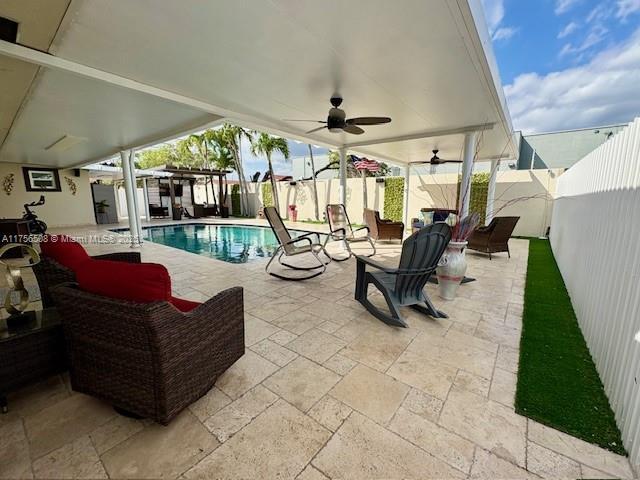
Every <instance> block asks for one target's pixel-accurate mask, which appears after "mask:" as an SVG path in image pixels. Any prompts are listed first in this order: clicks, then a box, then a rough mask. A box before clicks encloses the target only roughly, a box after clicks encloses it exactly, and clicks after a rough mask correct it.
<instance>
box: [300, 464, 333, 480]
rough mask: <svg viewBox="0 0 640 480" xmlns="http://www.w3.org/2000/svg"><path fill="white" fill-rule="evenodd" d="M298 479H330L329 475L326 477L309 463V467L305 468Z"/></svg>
mask: <svg viewBox="0 0 640 480" xmlns="http://www.w3.org/2000/svg"><path fill="white" fill-rule="evenodd" d="M296 480H328V477H326V476H325V474H324V473H322V472H321V471H320V470H318V469H317V468H314V467H313V466H312V465H311V464H309V465H307V468H305V469H304V470H303V471H302V472H301V473H300V475H298V476H297V477H296Z"/></svg>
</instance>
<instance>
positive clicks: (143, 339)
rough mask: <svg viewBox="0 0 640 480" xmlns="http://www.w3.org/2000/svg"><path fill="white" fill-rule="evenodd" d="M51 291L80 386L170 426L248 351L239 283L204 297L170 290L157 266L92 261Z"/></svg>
mask: <svg viewBox="0 0 640 480" xmlns="http://www.w3.org/2000/svg"><path fill="white" fill-rule="evenodd" d="M76 276H77V280H78V283H77V284H75V283H65V284H62V285H58V286H57V287H55V288H53V289H52V294H53V296H54V298H55V301H56V305H57V308H58V311H59V312H60V315H61V317H62V318H63V319H64V321H63V330H64V337H65V343H66V349H67V355H68V359H69V364H70V369H69V373H70V379H71V387H72V388H73V390H74V391H77V392H81V393H85V394H87V395H92V396H94V397H97V398H100V399H102V400H104V401H106V402H109V403H110V404H111V405H113V407H114V408H115V410H116V411H117V412H118V413H120V414H122V415H125V416H129V417H133V418H147V419H151V420H154V421H156V422H158V423H160V424H162V425H167V424H168V423H169V422H170V421H171V420H172V419H173V418H175V417H176V416H177V415H178V414H179V413H180V412H181V411H182V410H184V409H185V408H187V407H188V406H189V405H190V404H192V403H193V402H195V401H196V400H198V399H199V398H200V397H202V396H203V395H205V394H206V393H207V392H208V391H209V390H210V389H211V388H212V387H213V385H214V383H215V382H216V379H217V378H218V377H219V376H220V375H221V374H222V373H223V372H224V371H225V370H227V369H228V368H229V367H230V366H231V365H233V363H234V362H235V361H236V360H238V359H239V358H240V357H242V355H244V349H245V346H244V307H243V292H242V288H240V287H232V288H229V289H226V290H224V291H222V292H220V293H218V294H217V295H216V296H214V297H213V298H211V299H209V300H207V301H206V302H204V303H197V302H191V301H189V300H185V299H179V298H175V297H172V296H171V280H170V277H169V274H168V272H167V270H166V268H165V267H164V266H162V265H158V264H148V263H146V264H145V263H141V264H125V263H122V262H111V261H103V260H89V261H87V262H85V263H83V264H82V265H81V266H80V267H79V268H78V269H77V271H76Z"/></svg>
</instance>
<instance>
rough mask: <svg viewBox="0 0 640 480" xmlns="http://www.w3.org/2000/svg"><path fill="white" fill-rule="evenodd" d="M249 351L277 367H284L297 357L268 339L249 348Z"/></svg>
mask: <svg viewBox="0 0 640 480" xmlns="http://www.w3.org/2000/svg"><path fill="white" fill-rule="evenodd" d="M251 350H253V351H254V352H256V353H257V354H258V355H260V356H262V357H264V358H266V359H267V360H269V361H270V362H272V363H275V364H276V365H278V366H279V367H284V366H285V365H287V364H288V363H289V362H292V361H293V360H295V359H296V358H297V357H298V354H297V353H295V352H292V351H291V350H289V349H287V348H284V347H282V346H280V345H278V344H277V343H276V342H273V341H271V340H269V339H265V340H262V341H261V342H258V343H256V344H255V345H253V346H252V347H251Z"/></svg>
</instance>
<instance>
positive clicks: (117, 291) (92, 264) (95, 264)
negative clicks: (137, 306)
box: [76, 260, 172, 303]
mask: <svg viewBox="0 0 640 480" xmlns="http://www.w3.org/2000/svg"><path fill="white" fill-rule="evenodd" d="M76 279H77V281H78V285H80V288H81V289H82V290H84V291H86V292H90V293H94V294H96V295H102V296H104V297H110V298H118V299H121V300H131V301H133V302H140V303H149V302H156V301H163V300H164V301H170V300H171V298H172V297H171V278H170V277H169V272H168V271H167V269H166V268H165V267H164V266H163V265H159V264H157V263H126V262H113V261H110V260H90V261H88V262H85V263H83V264H82V265H81V266H80V267H79V268H78V270H76Z"/></svg>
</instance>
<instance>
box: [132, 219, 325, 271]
mask: <svg viewBox="0 0 640 480" xmlns="http://www.w3.org/2000/svg"><path fill="white" fill-rule="evenodd" d="M290 233H291V236H293V237H295V236H297V235H302V234H304V233H307V232H302V231H297V230H290ZM142 235H143V238H144V239H145V240H148V241H150V242H154V243H160V244H162V245H166V246H168V247H174V248H179V249H181V250H186V251H187V252H191V253H195V254H197V255H204V256H206V257H211V258H216V259H218V260H222V261H225V262H229V263H247V262H249V261H251V260H255V259H257V258H263V257H270V256H271V255H273V252H274V251H275V250H276V248H278V241H277V240H276V237H275V235H274V234H273V232H272V231H271V229H270V228H268V227H258V226H249V225H215V224H206V223H189V224H181V225H165V226H161V227H160V226H159V227H148V228H145V229H143V234H142ZM321 237H323V236H321ZM321 240H323V241H324V238H321Z"/></svg>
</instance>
